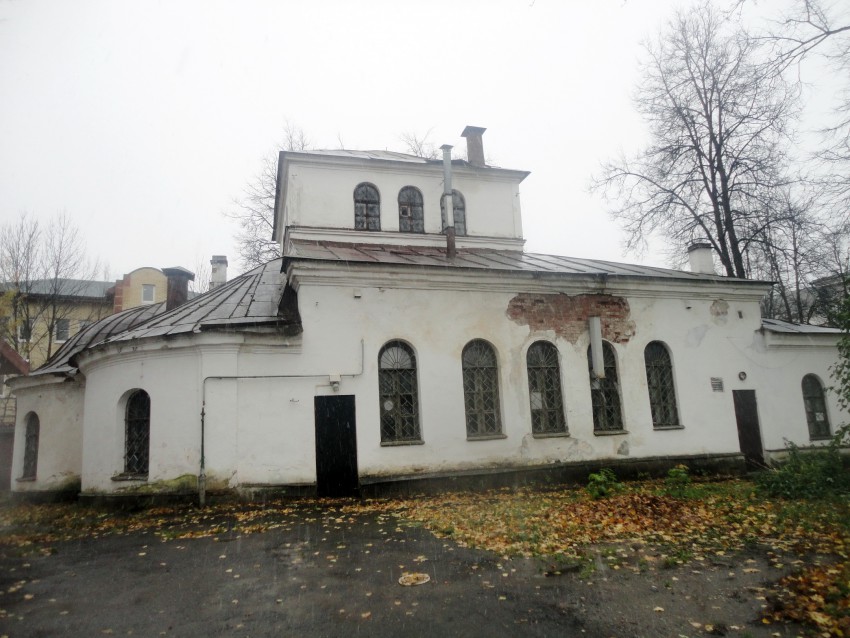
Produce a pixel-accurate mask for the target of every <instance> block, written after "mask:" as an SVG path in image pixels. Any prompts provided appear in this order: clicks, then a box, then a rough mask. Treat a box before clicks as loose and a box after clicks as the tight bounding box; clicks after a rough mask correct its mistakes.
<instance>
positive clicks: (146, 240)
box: [0, 0, 682, 279]
mask: <svg viewBox="0 0 850 638" xmlns="http://www.w3.org/2000/svg"><path fill="white" fill-rule="evenodd" d="M679 4H682V3H681V2H676V0H663V1H662V0H629V1H628V2H624V1H623V0H594V1H592V2H590V1H587V0H585V1H582V2H578V1H577V0H570V1H565V0H536V1H532V0H524V1H487V2H483V1H482V2H471V1H470V2H458V1H439V0H437V1H435V0H428V1H427V2H426V1H421V2H412V1H411V2H398V0H394V1H390V2H374V1H371V2H355V1H351V0H348V1H340V2H321V1H316V2H306V1H305V2H282V1H271V0H269V1H260V0H253V1H252V0H245V1H240V2H235V1H233V2H215V1H209V0H204V1H203V2H202V1H200V0H191V1H190V0H186V1H182V2H177V1H175V2H172V1H168V2H153V1H148V2H139V1H138V0H136V1H133V2H128V1H121V0H115V1H108V2H106V1H103V2H96V1H68V0H56V1H44V0H0V220H2V221H7V220H12V219H15V217H16V216H17V215H18V214H19V213H20V212H22V211H29V212H30V213H31V214H33V215H35V216H37V217H38V218H40V219H41V218H44V219H47V218H49V217H51V216H52V215H54V214H56V213H58V212H62V211H67V212H68V213H69V214H70V215H71V216H72V218H73V219H74V220H75V222H76V223H77V224H78V225H79V226H80V227H81V229H82V231H83V233H84V235H85V237H86V238H87V245H88V250H89V252H90V253H91V255H92V256H97V257H99V258H100V259H102V260H103V261H105V262H106V263H108V265H109V267H110V274H111V278H113V279H114V278H116V277H118V276H120V275H121V274H122V273H125V272H128V271H130V270H133V269H135V268H138V267H141V266H155V267H165V266H174V265H180V266H184V267H187V268H190V269H194V268H195V266H196V264H197V263H198V261H199V260H200V259H202V258H206V259H207V260H208V259H209V256H210V255H211V254H226V255H228V256H229V257H230V262H231V274H234V273H235V272H237V270H238V267H237V264H236V261H237V258H236V251H235V248H234V243H233V241H232V237H233V235H234V233H235V227H234V225H233V222H231V221H230V220H228V219H226V218H225V217H224V216H223V214H222V213H223V211H225V210H228V209H231V208H232V200H233V199H234V198H236V197H238V196H239V195H240V193H241V191H242V188H243V187H244V185H245V184H246V182H247V181H248V180H250V179H251V178H252V176H253V175H255V174H256V173H257V172H258V171H259V168H260V161H261V158H262V157H263V156H264V155H266V154H267V153H269V152H270V151H272V150H273V149H274V147H275V144H276V143H277V142H278V141H279V140H280V139H282V136H283V133H282V132H283V127H284V123H285V121H286V120H289V121H290V122H291V123H293V124H295V125H297V126H300V127H301V128H303V129H304V131H305V132H306V133H307V135H308V136H309V137H310V139H311V141H312V143H313V146H314V147H317V148H338V146H339V140H342V142H343V144H344V145H345V147H346V148H358V149H383V148H387V149H393V150H404V146H403V144H402V143H401V141H400V140H399V137H400V135H401V134H402V133H404V132H416V133H418V134H420V135H422V134H425V133H426V132H428V131H430V137H431V141H432V142H434V143H435V144H436V145H437V146H439V145H441V144H445V143H448V144H454V145H456V146H460V147H463V146H464V143H465V142H464V140H463V139H462V138H461V137H460V132H461V131H462V130H463V128H464V126H466V125H467V124H472V125H476V126H483V127H486V128H487V129H488V130H487V132H486V134H485V136H484V145H485V153H486V154H487V156H488V158H489V159H491V160H492V162H493V163H495V164H497V165H499V166H504V167H508V168H515V169H523V170H529V171H531V175H530V176H529V177H528V178H527V179H526V180H525V182H524V183H523V185H522V187H521V194H522V208H523V222H524V234H525V237H526V239H527V244H526V249H527V250H530V251H534V252H551V253H557V254H564V255H572V256H579V257H595V258H602V259H612V260H621V261H642V262H643V263H650V264H656V265H665V264H664V260H663V258H662V257H661V256H660V255H658V254H648V255H646V256H644V257H643V258H642V259H639V258H637V257H635V256H624V255H623V252H622V235H621V233H620V232H619V231H618V229H617V227H616V226H615V225H614V223H613V222H611V221H610V220H609V218H608V216H607V214H606V212H605V210H604V207H603V204H602V202H601V201H600V200H599V199H598V198H596V197H593V196H591V195H589V194H588V193H587V184H588V180H589V178H590V175H591V173H593V172H594V171H596V170H597V167H598V166H599V162H600V161H601V160H602V159H605V158H607V157H610V156H612V155H615V154H617V153H618V152H619V150H620V149H621V148H622V149H626V150H629V149H634V148H635V147H636V146H637V145H638V144H639V143H640V142H641V139H642V130H643V128H642V123H641V120H640V118H639V117H638V116H637V114H636V113H635V112H634V110H633V108H632V104H631V94H632V91H633V88H634V86H635V84H636V82H637V80H638V75H637V59H638V56H639V55H640V42H641V40H642V39H644V38H646V37H647V36H649V35H652V34H654V33H655V32H656V31H657V30H658V28H659V27H660V26H661V25H662V24H663V23H664V21H665V20H666V19H667V18H668V17H669V16H670V15H671V13H672V7H674V6H677V5H679Z"/></svg>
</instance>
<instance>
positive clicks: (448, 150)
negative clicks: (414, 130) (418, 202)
mask: <svg viewBox="0 0 850 638" xmlns="http://www.w3.org/2000/svg"><path fill="white" fill-rule="evenodd" d="M440 150H442V151H443V206H445V208H446V228H445V229H444V232H445V233H446V257H448V258H449V259H454V258H455V255H457V250H456V249H455V208H454V196H453V195H452V145H451V144H443V145H442V146H441V147H440Z"/></svg>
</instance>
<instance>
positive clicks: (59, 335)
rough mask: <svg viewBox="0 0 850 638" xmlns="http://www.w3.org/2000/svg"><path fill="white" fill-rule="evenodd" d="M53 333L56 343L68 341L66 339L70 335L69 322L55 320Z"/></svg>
mask: <svg viewBox="0 0 850 638" xmlns="http://www.w3.org/2000/svg"><path fill="white" fill-rule="evenodd" d="M55 331H56V333H55V335H54V336H55V337H56V343H62V342H64V341H68V337H69V336H70V335H71V320H70V319H57V320H56V326H55Z"/></svg>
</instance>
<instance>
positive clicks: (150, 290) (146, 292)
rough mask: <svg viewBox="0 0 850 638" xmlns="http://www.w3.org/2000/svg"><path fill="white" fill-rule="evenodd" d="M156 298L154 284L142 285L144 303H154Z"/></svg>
mask: <svg viewBox="0 0 850 638" xmlns="http://www.w3.org/2000/svg"><path fill="white" fill-rule="evenodd" d="M155 298H156V286H155V285H154V284H142V303H153V302H154V299H155Z"/></svg>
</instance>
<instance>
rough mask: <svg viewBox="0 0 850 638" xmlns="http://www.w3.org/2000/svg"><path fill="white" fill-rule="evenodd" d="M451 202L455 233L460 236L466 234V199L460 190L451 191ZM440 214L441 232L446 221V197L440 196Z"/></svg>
mask: <svg viewBox="0 0 850 638" xmlns="http://www.w3.org/2000/svg"><path fill="white" fill-rule="evenodd" d="M452 203H453V208H454V218H455V235H457V236H459V237H462V236H464V235H466V200H465V199H464V197H463V195H462V194H461V193H460V191H452ZM440 216H441V217H442V220H443V232H445V230H446V225H447V223H448V220H447V219H446V218H447V216H448V215H447V213H446V198H445V197H441V198H440Z"/></svg>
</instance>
